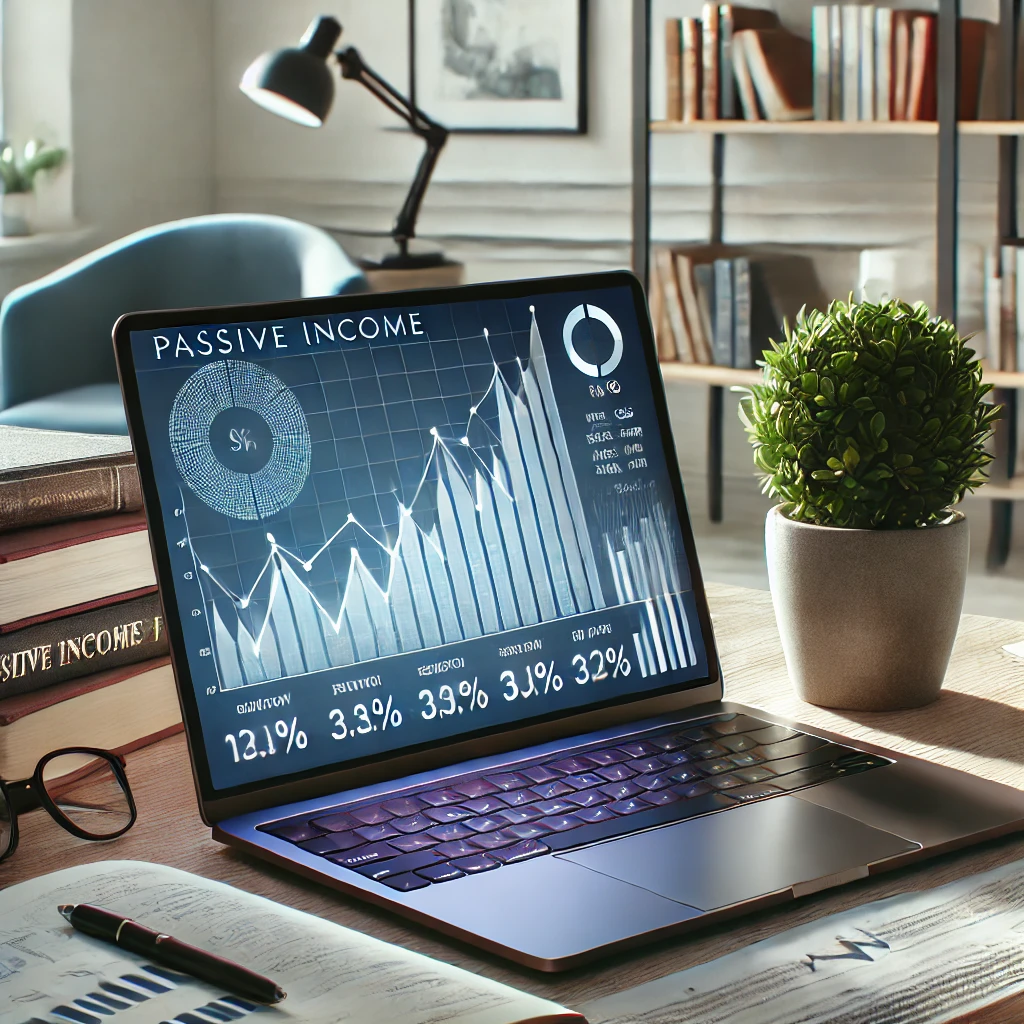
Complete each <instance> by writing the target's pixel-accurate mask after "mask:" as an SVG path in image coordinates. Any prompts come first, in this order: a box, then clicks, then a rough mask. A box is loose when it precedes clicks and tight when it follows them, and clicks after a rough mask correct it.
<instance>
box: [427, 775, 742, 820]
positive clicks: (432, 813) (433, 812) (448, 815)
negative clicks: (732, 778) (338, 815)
mask: <svg viewBox="0 0 1024 1024" xmlns="http://www.w3.org/2000/svg"><path fill="white" fill-rule="evenodd" d="M730 767H731V766H730ZM424 813H425V814H426V816H427V817H428V818H432V819H433V820H434V821H436V822H439V823H440V824H442V825H446V824H447V823H448V822H449V821H462V820H463V819H465V818H472V817H473V815H472V813H471V812H470V811H467V810H464V809H463V808H462V807H453V806H452V805H451V804H446V805H445V806H444V807H428V808H427V810H426V811H424Z"/></svg>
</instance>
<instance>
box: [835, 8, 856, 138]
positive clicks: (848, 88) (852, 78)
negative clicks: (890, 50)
mask: <svg viewBox="0 0 1024 1024" xmlns="http://www.w3.org/2000/svg"><path fill="white" fill-rule="evenodd" d="M839 32H840V39H841V43H840V45H841V47H842V54H843V56H842V64H841V65H840V69H839V74H840V78H841V85H840V95H841V96H842V116H841V118H840V120H843V121H859V120H860V47H861V37H860V7H858V6H856V5H855V4H843V5H842V6H841V7H840V8H839Z"/></svg>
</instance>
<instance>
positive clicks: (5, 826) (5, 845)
mask: <svg viewBox="0 0 1024 1024" xmlns="http://www.w3.org/2000/svg"><path fill="white" fill-rule="evenodd" d="M11 817H12V814H11V805H10V804H9V803H8V802H7V797H6V796H4V794H3V791H2V790H0V857H3V856H4V854H5V853H7V851H8V850H9V849H10V846H11V831H12V829H11Z"/></svg>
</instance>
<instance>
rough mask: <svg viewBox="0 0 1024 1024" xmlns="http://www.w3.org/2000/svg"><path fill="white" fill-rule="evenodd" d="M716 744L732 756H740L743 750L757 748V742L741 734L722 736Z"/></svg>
mask: <svg viewBox="0 0 1024 1024" xmlns="http://www.w3.org/2000/svg"><path fill="white" fill-rule="evenodd" d="M718 742H719V744H721V746H723V747H725V749H726V750H731V751H732V752H733V753H734V754H742V753H743V751H744V750H752V749H753V748H754V747H756V746H757V740H752V739H751V738H750V737H749V736H744V735H743V733H737V734H736V735H735V736H723V737H722V738H721V739H720V740H719V741H718Z"/></svg>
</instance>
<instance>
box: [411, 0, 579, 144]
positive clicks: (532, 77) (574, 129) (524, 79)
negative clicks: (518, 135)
mask: <svg viewBox="0 0 1024 1024" xmlns="http://www.w3.org/2000/svg"><path fill="white" fill-rule="evenodd" d="M409 14H410V35H411V40H410V48H409V49H410V60H409V63H410V67H409V81H410V90H411V94H412V100H413V102H414V103H415V104H416V105H417V106H419V107H422V109H423V110H424V111H426V113H428V114H429V115H430V116H431V117H432V118H435V119H436V120H437V121H439V122H440V123H441V124H443V125H444V126H445V127H446V128H448V129H449V130H451V131H455V132H563V133H574V134H578V133H582V132H585V131H586V130H587V75H586V68H587V61H586V39H587V17H586V15H587V10H586V0H409Z"/></svg>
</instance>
